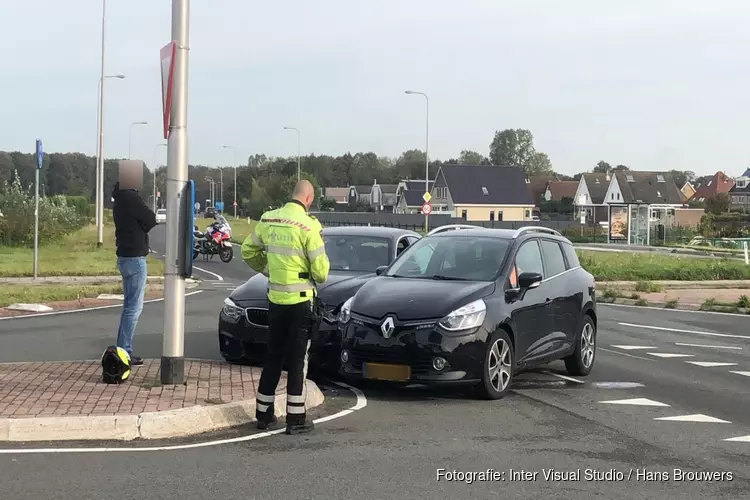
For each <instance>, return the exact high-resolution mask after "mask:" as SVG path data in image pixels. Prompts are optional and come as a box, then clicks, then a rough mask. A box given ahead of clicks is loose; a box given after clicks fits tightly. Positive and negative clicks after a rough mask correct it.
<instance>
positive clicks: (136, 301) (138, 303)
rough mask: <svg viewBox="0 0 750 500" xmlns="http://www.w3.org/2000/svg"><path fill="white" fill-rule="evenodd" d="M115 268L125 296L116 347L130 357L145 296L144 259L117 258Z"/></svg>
mask: <svg viewBox="0 0 750 500" xmlns="http://www.w3.org/2000/svg"><path fill="white" fill-rule="evenodd" d="M117 268H118V269H119V270H120V274H121V275H122V293H123V295H124V296H125V301H124V302H123V304H122V315H121V316H120V328H119V330H118V331H117V347H122V348H123V349H125V350H126V351H128V354H130V355H132V354H133V347H132V343H133V334H134V333H135V327H136V325H137V324H138V318H139V317H140V316H141V311H142V310H143V297H144V295H145V294H146V274H147V270H146V257H117Z"/></svg>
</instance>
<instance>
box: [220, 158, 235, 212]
mask: <svg viewBox="0 0 750 500" xmlns="http://www.w3.org/2000/svg"><path fill="white" fill-rule="evenodd" d="M222 147H223V148H224V149H231V150H232V151H233V155H234V157H233V158H234V203H232V205H233V206H234V218H235V219H236V218H237V148H235V147H234V146H222Z"/></svg>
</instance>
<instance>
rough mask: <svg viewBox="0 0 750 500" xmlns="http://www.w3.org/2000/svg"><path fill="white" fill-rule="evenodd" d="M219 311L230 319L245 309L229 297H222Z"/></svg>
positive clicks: (235, 317)
mask: <svg viewBox="0 0 750 500" xmlns="http://www.w3.org/2000/svg"><path fill="white" fill-rule="evenodd" d="M221 312H223V313H224V315H226V316H227V317H229V318H232V319H237V318H239V317H241V316H242V315H243V314H245V310H244V309H242V308H241V307H239V306H238V305H237V304H235V303H234V301H233V300H232V299H230V298H229V297H227V298H226V299H224V307H222V308H221Z"/></svg>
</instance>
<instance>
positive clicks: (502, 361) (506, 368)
mask: <svg viewBox="0 0 750 500" xmlns="http://www.w3.org/2000/svg"><path fill="white" fill-rule="evenodd" d="M511 363H512V356H511V353H510V346H508V343H507V342H505V340H503V339H498V340H497V341H496V342H495V343H494V344H493V345H492V349H490V359H489V363H488V364H487V370H488V375H489V381H490V384H492V388H493V389H495V390H496V391H497V392H503V391H505V389H506V388H507V387H508V384H509V383H510V377H511V368H512V365H511Z"/></svg>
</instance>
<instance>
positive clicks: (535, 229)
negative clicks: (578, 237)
mask: <svg viewBox="0 0 750 500" xmlns="http://www.w3.org/2000/svg"><path fill="white" fill-rule="evenodd" d="M524 233H547V234H554V235H555V236H562V234H560V232H559V231H555V230H554V229H552V228H549V227H544V226H524V227H519V228H518V229H516V232H515V234H513V238H518V237H519V236H521V235H522V234H524Z"/></svg>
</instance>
